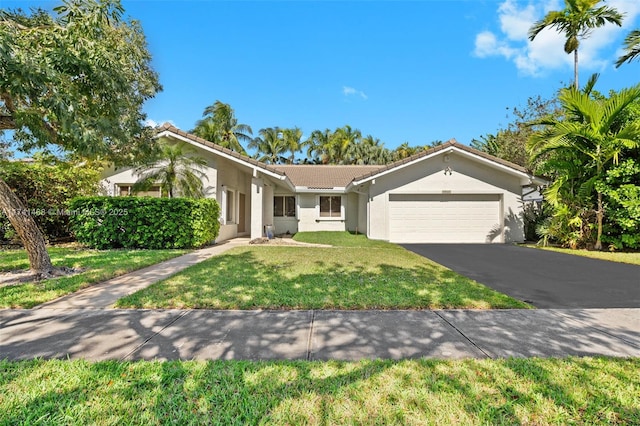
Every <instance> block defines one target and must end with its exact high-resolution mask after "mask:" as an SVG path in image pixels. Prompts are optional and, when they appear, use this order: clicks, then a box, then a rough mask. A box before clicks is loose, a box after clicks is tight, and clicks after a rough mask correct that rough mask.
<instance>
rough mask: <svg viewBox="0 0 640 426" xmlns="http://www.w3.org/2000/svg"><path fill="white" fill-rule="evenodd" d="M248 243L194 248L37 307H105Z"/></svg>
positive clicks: (236, 240) (238, 241) (245, 240)
mask: <svg viewBox="0 0 640 426" xmlns="http://www.w3.org/2000/svg"><path fill="white" fill-rule="evenodd" d="M247 244H249V238H234V239H233V240H229V241H223V242H222V243H219V244H216V245H214V246H211V247H205V248H203V249H200V250H195V251H193V252H191V253H187V254H185V255H182V256H179V257H174V258H173V259H169V260H166V261H164V262H161V263H158V264H155V265H151V266H148V267H146V268H143V269H139V270H137V271H133V272H131V273H128V274H125V275H121V276H119V277H116V278H112V279H110V280H108V281H104V282H101V283H99V284H96V285H93V286H91V287H87V288H85V289H82V290H80V291H77V292H75V293H71V294H69V295H67V296H63V297H61V298H59V299H56V300H52V301H51V302H47V303H43V304H42V305H38V306H36V307H35V308H34V309H70V308H77V309H80V308H84V309H104V308H109V307H111V306H112V305H113V304H114V303H115V302H116V301H118V299H122V298H123V297H125V296H128V295H130V294H133V293H135V292H136V291H140V290H142V289H144V288H145V287H149V286H150V285H151V284H153V283H155V282H158V281H161V280H163V279H165V278H169V277H170V276H172V275H175V274H176V273H178V272H180V271H182V270H183V269H186V268H188V267H189V266H192V265H195V264H196V263H200V262H202V261H204V260H207V259H209V258H210V257H213V256H217V255H220V254H222V253H224V252H226V251H227V250H230V249H232V248H234V247H238V246H241V245H247Z"/></svg>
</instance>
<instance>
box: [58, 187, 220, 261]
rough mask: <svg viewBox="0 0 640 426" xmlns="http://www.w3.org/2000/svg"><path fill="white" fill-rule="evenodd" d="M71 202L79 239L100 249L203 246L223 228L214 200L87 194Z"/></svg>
mask: <svg viewBox="0 0 640 426" xmlns="http://www.w3.org/2000/svg"><path fill="white" fill-rule="evenodd" d="M69 207H70V210H69V214H70V219H71V226H72V229H73V231H74V233H75V235H76V238H77V240H78V241H79V242H81V243H83V244H86V245H87V246H89V247H92V248H97V249H108V248H140V249H142V248H144V249H172V248H194V247H201V246H204V245H206V244H208V243H211V242H213V241H214V240H215V239H216V237H217V236H218V231H219V229H220V223H219V222H218V217H219V213H220V207H219V206H218V203H217V202H216V201H215V200H213V199H206V198H203V199H197V200H196V199H191V198H151V197H84V198H76V199H74V200H73V201H71V203H70V204H69Z"/></svg>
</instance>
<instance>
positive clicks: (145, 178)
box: [132, 143, 207, 198]
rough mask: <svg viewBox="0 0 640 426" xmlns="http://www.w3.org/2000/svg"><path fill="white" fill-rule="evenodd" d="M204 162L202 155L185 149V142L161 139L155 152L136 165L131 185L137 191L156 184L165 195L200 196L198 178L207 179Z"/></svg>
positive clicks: (201, 195)
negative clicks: (157, 150)
mask: <svg viewBox="0 0 640 426" xmlns="http://www.w3.org/2000/svg"><path fill="white" fill-rule="evenodd" d="M206 164H207V162H206V161H205V159H203V158H202V157H199V156H197V155H195V151H194V150H192V149H188V148H187V147H186V144H185V143H180V144H169V143H163V144H162V145H161V148H160V152H159V154H158V155H156V156H155V157H154V158H153V159H152V160H151V161H148V162H147V163H146V164H144V165H142V166H139V167H138V168H136V170H135V172H134V173H135V175H137V176H138V181H137V182H136V183H135V185H134V186H133V188H132V189H133V191H134V192H139V191H144V190H148V189H149V188H150V187H151V186H153V185H160V190H161V192H162V193H166V194H167V195H168V197H169V198H174V197H177V196H182V197H187V198H202V197H204V189H203V187H202V180H203V179H204V180H207V175H206V174H205V173H204V171H203V170H204V167H205V166H206Z"/></svg>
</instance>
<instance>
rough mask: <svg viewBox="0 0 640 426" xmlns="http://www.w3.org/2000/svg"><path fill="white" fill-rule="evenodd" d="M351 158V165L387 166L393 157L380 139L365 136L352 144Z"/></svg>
mask: <svg viewBox="0 0 640 426" xmlns="http://www.w3.org/2000/svg"><path fill="white" fill-rule="evenodd" d="M351 158H352V162H353V164H387V163H389V162H391V161H392V160H393V155H392V153H391V151H389V150H388V149H387V148H385V147H384V143H383V142H381V141H380V139H378V138H374V137H373V136H371V135H367V136H366V137H364V138H362V139H361V140H360V142H358V143H356V144H354V146H353V148H352V151H351Z"/></svg>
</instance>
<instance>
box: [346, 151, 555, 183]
mask: <svg viewBox="0 0 640 426" xmlns="http://www.w3.org/2000/svg"><path fill="white" fill-rule="evenodd" d="M454 151H455V152H456V153H457V154H460V155H462V156H463V157H467V158H471V159H474V160H476V161H479V162H481V163H483V164H486V165H488V166H490V167H492V168H495V169H499V170H502V171H503V172H505V173H508V174H510V175H513V176H517V177H519V178H521V179H526V180H527V183H529V184H533V183H535V184H540V185H544V184H546V183H548V182H547V181H545V180H543V179H540V178H538V177H536V176H534V175H532V174H529V173H525V172H521V171H520V170H516V169H514V168H513V167H509V166H506V165H504V164H500V163H497V162H495V161H493V160H490V159H488V158H484V157H482V156H479V155H476V154H473V153H471V152H468V151H465V150H463V149H460V148H458V147H457V146H450V147H448V148H446V149H442V150H439V151H436V152H432V153H431V154H428V155H425V156H424V157H420V158H417V159H415V160H413V161H409V162H407V163H403V164H399V165H397V166H396V167H393V168H391V169H387V170H383V171H381V172H380V173H376V174H374V175H372V176H369V177H367V178H364V179H362V180H354V181H352V182H351V183H349V185H347V187H346V188H345V189H346V190H347V191H348V190H350V189H351V188H353V187H354V186H358V185H362V184H363V183H366V182H369V181H375V179H376V178H378V177H381V176H384V175H387V174H389V173H395V172H396V171H398V170H401V169H403V168H405V167H409V166H412V165H414V164H417V163H420V162H421V161H425V160H428V159H431V158H434V157H436V156H438V155H443V154H444V155H446V154H450V153H452V152H454Z"/></svg>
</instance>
